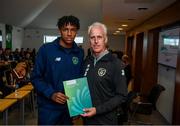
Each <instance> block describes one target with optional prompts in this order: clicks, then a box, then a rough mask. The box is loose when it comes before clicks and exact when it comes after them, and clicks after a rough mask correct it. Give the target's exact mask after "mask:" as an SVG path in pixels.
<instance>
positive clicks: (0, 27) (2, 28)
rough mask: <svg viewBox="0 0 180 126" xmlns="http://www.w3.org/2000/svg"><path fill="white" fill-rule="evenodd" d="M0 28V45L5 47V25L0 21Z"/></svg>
mask: <svg viewBox="0 0 180 126" xmlns="http://www.w3.org/2000/svg"><path fill="white" fill-rule="evenodd" d="M0 30H1V31H2V37H3V42H2V47H3V48H5V25H4V24H2V23H0Z"/></svg>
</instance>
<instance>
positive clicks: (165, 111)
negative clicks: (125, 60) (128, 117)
mask: <svg viewBox="0 0 180 126" xmlns="http://www.w3.org/2000/svg"><path fill="white" fill-rule="evenodd" d="M179 7H180V1H179V0H177V1H176V2H175V3H174V4H172V5H171V6H169V7H168V8H166V9H164V10H162V11H161V12H159V13H158V14H156V15H154V16H152V17H151V18H150V19H147V20H146V21H145V22H143V23H142V24H140V25H138V26H136V27H134V28H133V29H131V30H130V31H128V32H127V36H128V35H129V36H133V35H134V34H136V33H137V32H138V33H139V32H145V31H148V30H151V29H155V28H160V27H163V26H166V25H171V24H173V23H175V22H177V21H180V15H179V13H178V12H179ZM152 42H158V40H157V41H154V40H153V39H152V40H150V41H149V40H148V44H149V45H150V46H149V47H148V48H147V49H149V50H151V51H152V52H153V48H154V46H155V45H151V43H152ZM144 43H145V42H144ZM157 44H158V43H157ZM149 50H148V51H149ZM147 54H148V53H147ZM157 55H158V54H156V55H153V57H156V56H157ZM148 58H151V57H146V59H148ZM147 61H148V60H147ZM156 64H157V62H156ZM166 69H167V68H166V67H163V66H159V68H158V79H157V83H159V84H162V85H163V86H165V88H166V90H165V91H164V92H163V93H162V95H161V96H160V98H159V101H158V103H157V110H158V111H160V113H161V114H162V115H163V116H164V117H165V119H166V120H167V121H168V122H169V123H170V124H172V123H173V122H172V121H173V119H172V113H173V109H172V106H173V103H175V104H176V106H177V108H175V110H177V109H178V107H179V102H178V101H173V94H174V85H175V77H177V75H176V74H175V70H172V69H169V71H168V72H167V71H166ZM144 72H147V73H148V72H149V71H148V70H147V71H144ZM154 74H156V73H154ZM175 75H176V76H175ZM178 76H179V75H178ZM151 79H152V78H150V77H149V78H148V80H151ZM176 117H177V118H179V116H176Z"/></svg>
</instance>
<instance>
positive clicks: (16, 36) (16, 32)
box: [0, 23, 24, 51]
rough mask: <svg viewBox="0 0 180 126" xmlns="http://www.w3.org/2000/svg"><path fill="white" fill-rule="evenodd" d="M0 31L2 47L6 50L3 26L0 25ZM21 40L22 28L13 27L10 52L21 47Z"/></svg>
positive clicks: (22, 37) (22, 35)
mask: <svg viewBox="0 0 180 126" xmlns="http://www.w3.org/2000/svg"><path fill="white" fill-rule="evenodd" d="M0 30H1V31H2V37H3V42H2V47H3V48H6V35H5V32H6V29H5V24H3V23H0ZM23 39H24V30H23V29H22V28H19V27H15V26H13V30H12V50H13V51H14V50H15V48H21V47H22V43H23Z"/></svg>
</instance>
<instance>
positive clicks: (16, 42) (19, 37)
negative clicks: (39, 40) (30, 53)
mask: <svg viewBox="0 0 180 126" xmlns="http://www.w3.org/2000/svg"><path fill="white" fill-rule="evenodd" d="M23 40H24V29H22V28H19V27H14V26H13V30H12V51H14V50H15V49H16V48H19V49H20V48H21V47H22V44H23V42H24V41H23Z"/></svg>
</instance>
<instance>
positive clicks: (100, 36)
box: [89, 26, 106, 55]
mask: <svg viewBox="0 0 180 126" xmlns="http://www.w3.org/2000/svg"><path fill="white" fill-rule="evenodd" d="M89 37H90V45H91V48H92V50H93V53H94V54H95V55H98V54H100V53H101V52H104V51H105V50H106V36H105V34H104V32H103V29H102V28H101V27H99V26H95V27H93V28H92V29H91V32H90V36H89Z"/></svg>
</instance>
